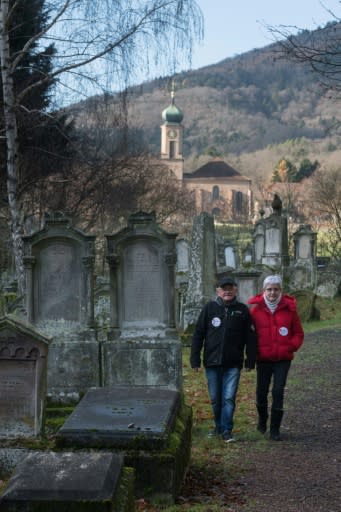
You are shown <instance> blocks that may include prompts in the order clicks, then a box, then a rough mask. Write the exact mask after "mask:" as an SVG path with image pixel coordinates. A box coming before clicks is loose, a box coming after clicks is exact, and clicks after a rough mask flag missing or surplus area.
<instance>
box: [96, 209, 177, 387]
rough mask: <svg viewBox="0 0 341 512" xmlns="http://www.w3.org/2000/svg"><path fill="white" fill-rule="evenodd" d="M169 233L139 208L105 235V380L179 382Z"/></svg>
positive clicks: (173, 255) (116, 382)
mask: <svg viewBox="0 0 341 512" xmlns="http://www.w3.org/2000/svg"><path fill="white" fill-rule="evenodd" d="M175 238H176V234H174V233H167V232H165V231H164V230H163V229H161V228H160V227H159V226H158V225H157V223H156V222H155V215H154V214H149V213H144V212H139V213H136V214H134V215H131V216H130V218H129V221H128V226H127V228H125V229H123V230H121V231H119V232H118V233H116V234H114V235H107V244H108V262H109V265H110V293H111V326H112V329H111V332H110V334H109V337H108V341H107V342H105V343H103V345H102V347H103V349H102V367H103V384H104V385H105V386H108V385H109V386H110V385H131V386H135V385H138V386H142V385H146V386H155V385H157V386H163V387H167V388H172V389H178V388H179V387H181V374H182V368H181V367H182V363H181V344H180V341H179V339H178V336H177V333H176V329H175V264H176V250H175Z"/></svg>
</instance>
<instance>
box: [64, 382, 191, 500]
mask: <svg viewBox="0 0 341 512" xmlns="http://www.w3.org/2000/svg"><path fill="white" fill-rule="evenodd" d="M191 432H192V412H191V408H190V407H188V406H186V405H185V404H184V403H183V402H182V400H181V394H180V392H178V391H174V390H170V389H161V388H158V387H146V386H143V387H131V386H126V387H122V386H113V387H109V388H96V389H90V390H89V391H88V392H87V393H86V395H85V396H84V398H83V399H82V400H81V401H80V403H79V404H78V405H77V407H76V408H75V410H74V411H73V413H72V414H71V416H70V417H69V418H68V419H67V421H66V422H65V423H64V425H63V426H62V427H61V429H60V430H59V431H58V433H57V436H56V442H57V445H58V447H59V448H64V449H68V447H78V448H97V449H110V450H111V451H116V452H117V451H118V452H120V453H124V462H125V465H126V466H129V467H133V468H134V469H135V473H136V484H135V485H136V495H137V497H144V498H146V497H150V498H152V499H155V500H156V499H159V500H161V499H162V502H163V503H169V504H170V503H174V501H175V498H176V496H177V494H178V493H179V491H180V487H181V485H182V481H183V478H184V475H185V473H186V469H187V467H188V464H189V459H190V452H191Z"/></svg>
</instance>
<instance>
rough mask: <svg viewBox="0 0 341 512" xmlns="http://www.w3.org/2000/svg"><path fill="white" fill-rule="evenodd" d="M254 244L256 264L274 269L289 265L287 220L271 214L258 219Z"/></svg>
mask: <svg viewBox="0 0 341 512" xmlns="http://www.w3.org/2000/svg"><path fill="white" fill-rule="evenodd" d="M254 244H255V263H256V264H262V265H267V266H269V267H273V268H275V269H280V268H282V267H283V266H287V265H288V263H289V252H288V225H287V218H286V217H282V216H281V215H279V214H277V213H273V214H271V215H270V216H269V217H266V218H264V219H260V220H259V221H258V222H257V223H256V225H255V230H254ZM262 249H263V252H262Z"/></svg>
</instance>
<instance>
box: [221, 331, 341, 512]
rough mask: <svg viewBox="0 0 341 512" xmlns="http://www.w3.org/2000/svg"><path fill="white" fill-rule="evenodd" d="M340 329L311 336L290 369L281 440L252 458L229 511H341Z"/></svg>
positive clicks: (250, 453) (252, 455)
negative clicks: (239, 501)
mask: <svg viewBox="0 0 341 512" xmlns="http://www.w3.org/2000/svg"><path fill="white" fill-rule="evenodd" d="M340 354H341V329H328V330H321V331H318V332H316V333H314V334H307V335H306V336H305V342H304V345H303V347H302V349H301V350H300V351H299V353H298V354H297V356H296V358H295V361H294V363H293V365H292V367H291V370H290V373H289V380H288V396H287V399H286V401H285V406H286V410H287V412H286V413H285V417H284V419H283V428H282V433H283V441H282V442H277V443H276V442H272V443H269V444H268V447H269V448H268V449H266V450H261V451H257V452H255V453H252V443H250V444H249V443H248V447H247V450H248V455H249V457H250V458H251V459H252V463H251V467H250V468H249V469H248V470H247V471H246V472H245V474H244V476H243V487H244V496H245V497H246V498H247V500H246V503H245V504H244V505H240V506H239V507H238V506H237V508H234V507H232V508H231V511H243V512H244V511H245V512H270V511H271V512H319V511H321V512H322V511H323V512H340V511H341V495H340V472H339V469H340V467H339V463H340V426H341V422H340V410H341V403H340V396H341V393H340V391H341V389H340V388H341V386H340V382H341V379H340V369H341V357H340Z"/></svg>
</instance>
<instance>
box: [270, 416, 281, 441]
mask: <svg viewBox="0 0 341 512" xmlns="http://www.w3.org/2000/svg"><path fill="white" fill-rule="evenodd" d="M282 418H283V409H272V410H271V423H270V439H272V440H273V441H281V434H280V431H279V429H280V426H281V421H282Z"/></svg>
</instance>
